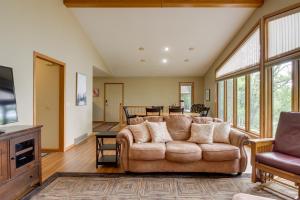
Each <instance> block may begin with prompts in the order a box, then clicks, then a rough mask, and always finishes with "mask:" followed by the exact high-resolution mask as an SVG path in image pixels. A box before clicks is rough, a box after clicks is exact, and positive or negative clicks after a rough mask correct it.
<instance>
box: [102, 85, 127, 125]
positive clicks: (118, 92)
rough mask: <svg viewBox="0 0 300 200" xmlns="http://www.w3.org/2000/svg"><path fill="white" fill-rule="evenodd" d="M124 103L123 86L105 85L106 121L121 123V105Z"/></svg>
mask: <svg viewBox="0 0 300 200" xmlns="http://www.w3.org/2000/svg"><path fill="white" fill-rule="evenodd" d="M121 103H123V84H121V83H118V84H113V83H106V84H105V121H106V122H119V121H120V118H119V112H120V104H121Z"/></svg>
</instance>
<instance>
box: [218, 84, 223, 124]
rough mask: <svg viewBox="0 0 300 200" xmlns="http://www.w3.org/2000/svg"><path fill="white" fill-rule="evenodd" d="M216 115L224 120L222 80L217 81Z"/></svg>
mask: <svg viewBox="0 0 300 200" xmlns="http://www.w3.org/2000/svg"><path fill="white" fill-rule="evenodd" d="M218 117H219V118H220V119H222V120H224V81H219V83H218Z"/></svg>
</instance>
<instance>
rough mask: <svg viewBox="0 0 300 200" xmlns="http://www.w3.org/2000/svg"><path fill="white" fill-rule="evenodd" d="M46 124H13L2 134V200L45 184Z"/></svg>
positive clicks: (0, 174) (14, 197)
mask: <svg viewBox="0 0 300 200" xmlns="http://www.w3.org/2000/svg"><path fill="white" fill-rule="evenodd" d="M41 128H42V126H11V127H7V128H3V129H2V130H4V131H5V133H2V134H0V199H1V200H11V199H18V198H20V197H21V196H22V195H24V194H25V193H27V192H29V191H30V190H32V189H33V188H34V187H35V186H37V185H40V184H41V136H40V135H41Z"/></svg>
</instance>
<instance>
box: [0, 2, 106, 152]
mask: <svg viewBox="0 0 300 200" xmlns="http://www.w3.org/2000/svg"><path fill="white" fill-rule="evenodd" d="M0 1H1V3H0V4H1V5H0V27H1V31H0V44H1V45H0V65H4V66H9V67H13V70H14V79H15V88H16V96H17V109H18V117H19V122H18V123H16V124H32V123H33V51H38V52H40V53H42V54H45V55H47V56H50V57H53V58H55V59H58V60H60V61H62V62H65V63H66V76H65V81H66V85H65V89H66V93H65V101H66V103H65V110H66V113H65V114H66V115H65V146H69V145H71V144H73V143H74V138H77V137H79V136H80V135H82V134H85V133H88V132H91V130H92V66H97V67H100V68H102V69H103V70H104V71H107V70H106V69H105V67H104V65H103V62H102V60H101V58H100V57H99V55H98V53H97V51H96V50H95V48H94V47H93V45H92V44H91V42H90V41H89V39H88V38H87V36H86V35H85V33H84V32H83V31H82V29H81V27H80V25H79V23H78V22H77V21H76V19H75V18H74V17H73V16H72V14H71V12H70V11H69V10H68V9H67V8H66V7H65V6H64V5H63V1H62V0H0ZM76 72H81V73H83V74H86V75H87V88H88V93H87V99H88V100H87V106H80V107H77V106H75V91H76V89H75V83H76V81H75V77H76ZM0 128H1V127H0Z"/></svg>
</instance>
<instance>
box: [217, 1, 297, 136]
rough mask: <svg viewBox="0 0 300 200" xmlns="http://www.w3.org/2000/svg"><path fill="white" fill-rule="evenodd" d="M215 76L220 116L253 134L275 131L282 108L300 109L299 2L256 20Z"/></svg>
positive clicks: (286, 109) (259, 134) (260, 134)
mask: <svg viewBox="0 0 300 200" xmlns="http://www.w3.org/2000/svg"><path fill="white" fill-rule="evenodd" d="M259 27H264V29H263V30H260V29H259ZM260 31H263V32H262V33H260ZM261 45H262V46H261ZM261 49H262V50H263V51H261ZM216 81H218V83H219V84H218V91H219V95H218V105H219V110H218V113H219V116H222V118H223V117H224V120H225V121H228V122H231V124H232V126H233V127H234V128H239V129H242V130H244V131H245V132H247V133H248V134H249V135H251V136H253V137H274V136H275V134H276V130H277V126H278V121H279V117H280V113H281V112H288V111H292V112H300V5H299V4H296V5H294V6H291V7H289V8H285V9H283V10H280V11H276V12H274V13H270V14H268V15H267V16H264V17H263V18H262V19H261V20H259V23H258V25H257V26H256V27H254V28H253V29H252V31H251V32H250V33H249V34H248V35H247V36H246V37H245V38H244V39H243V41H241V42H240V45H239V46H237V47H236V48H235V50H234V51H233V52H232V53H231V54H230V55H229V56H228V57H227V58H226V60H224V61H223V62H222V64H221V65H220V67H219V68H218V69H217V71H216ZM221 88H222V89H221Z"/></svg>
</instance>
